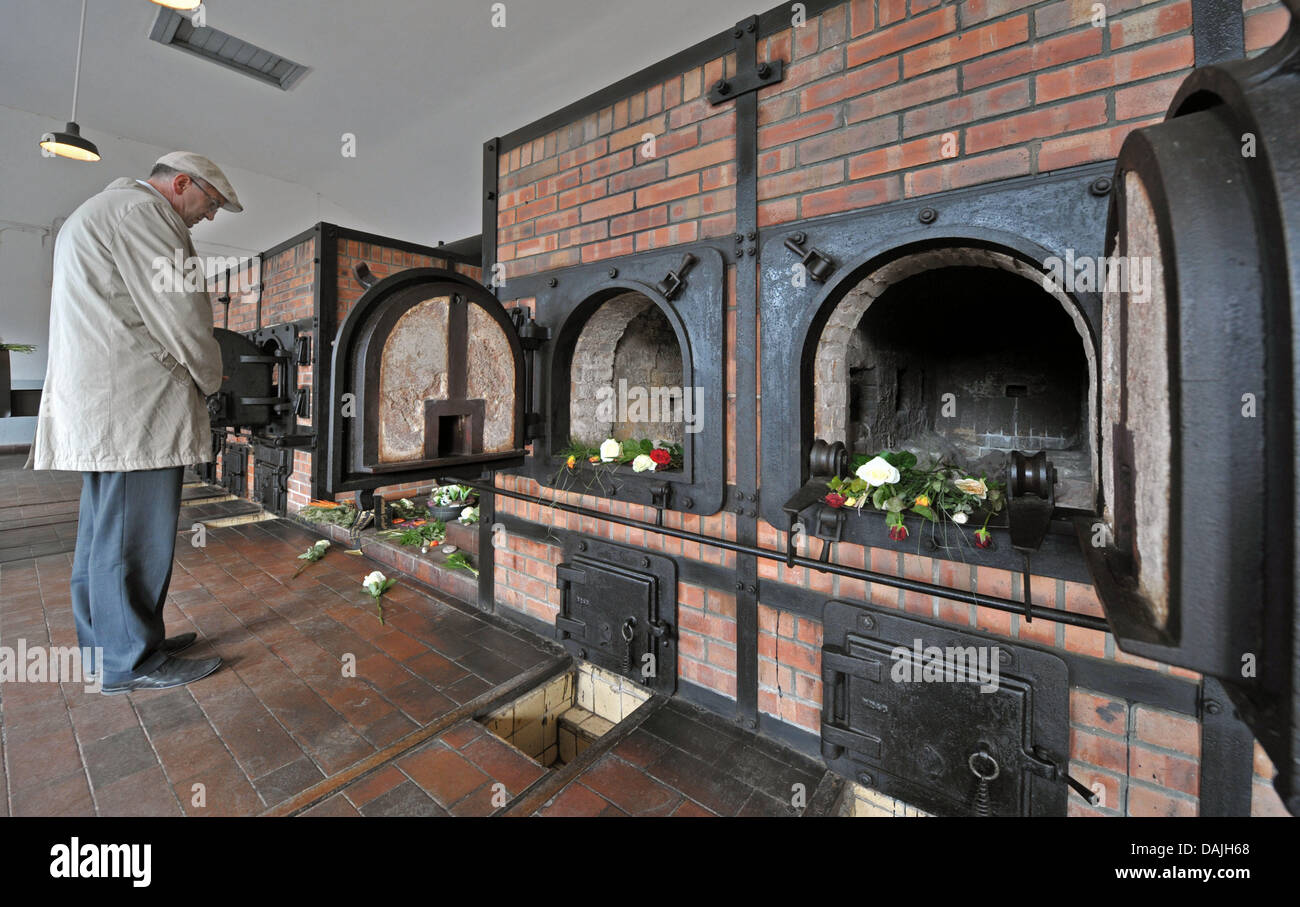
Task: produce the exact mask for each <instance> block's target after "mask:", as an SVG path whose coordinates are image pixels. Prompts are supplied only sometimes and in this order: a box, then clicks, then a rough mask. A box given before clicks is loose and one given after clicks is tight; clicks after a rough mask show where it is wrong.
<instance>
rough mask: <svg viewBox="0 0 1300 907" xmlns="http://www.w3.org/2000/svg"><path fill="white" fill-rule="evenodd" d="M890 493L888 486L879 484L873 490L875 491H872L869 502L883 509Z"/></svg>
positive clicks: (878, 508)
mask: <svg viewBox="0 0 1300 907" xmlns="http://www.w3.org/2000/svg"><path fill="white" fill-rule="evenodd" d="M890 495H891V492H890V490H889V486H888V485H881V486H880V487H879V488H877V489H876V490H875V492H873V493H872V495H871V503H872V504H874V505H875V507H876V509H877V510H884V509H885V502H886V501H888V500H889V498H890Z"/></svg>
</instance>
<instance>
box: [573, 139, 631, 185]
mask: <svg viewBox="0 0 1300 907" xmlns="http://www.w3.org/2000/svg"><path fill="white" fill-rule="evenodd" d="M632 150H633V149H631V148H627V149H625V150H623V151H620V152H617V153H615V154H611V155H608V156H606V157H603V158H601V159H600V160H597V161H592V162H591V163H590V164H585V165H584V166H583V168H582V181H583V182H584V183H589V182H593V181H595V180H598V179H601V178H602V177H606V176H609V175H610V174H611V173H617V172H618V171H620V170H626V169H628V168H629V167H631V166H632V162H633V159H632Z"/></svg>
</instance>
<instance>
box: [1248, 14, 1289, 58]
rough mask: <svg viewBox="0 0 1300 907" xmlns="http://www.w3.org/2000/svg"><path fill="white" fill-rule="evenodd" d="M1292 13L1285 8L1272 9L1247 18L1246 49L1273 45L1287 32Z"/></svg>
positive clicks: (1257, 48)
mask: <svg viewBox="0 0 1300 907" xmlns="http://www.w3.org/2000/svg"><path fill="white" fill-rule="evenodd" d="M1290 21H1291V14H1290V13H1289V12H1287V11H1286V10H1285V9H1270V10H1265V11H1263V12H1259V13H1255V14H1254V15H1251V16H1248V17H1247V18H1246V50H1247V51H1253V50H1259V49H1261V48H1264V47H1271V46H1272V45H1274V44H1276V43H1277V42H1278V41H1280V40H1281V39H1282V36H1283V35H1284V34H1286V29H1287V25H1288V24H1289V23H1290Z"/></svg>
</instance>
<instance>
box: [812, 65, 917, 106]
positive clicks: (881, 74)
mask: <svg viewBox="0 0 1300 907" xmlns="http://www.w3.org/2000/svg"><path fill="white" fill-rule="evenodd" d="M897 81H898V60H896V59H890V60H882V61H880V62H879V63H873V64H872V65H870V66H864V67H862V68H861V69H858V70H855V71H854V72H850V73H845V74H843V75H837V76H835V77H834V78H829V79H825V80H823V81H821V82H818V83H817V84H815V85H810V86H808V87H807V88H805V89H804V90H803V93H802V95H801V96H800V104H801V105H802V107H803V109H804V110H813V109H815V108H817V107H825V106H826V105H827V104H834V103H835V102H836V101H842V100H844V99H845V98H855V97H857V96H859V95H864V94H867V93H868V92H871V91H874V90H875V89H877V88H882V87H884V86H885V85H890V84H892V83H894V82H897ZM877 112H879V108H878V107H877Z"/></svg>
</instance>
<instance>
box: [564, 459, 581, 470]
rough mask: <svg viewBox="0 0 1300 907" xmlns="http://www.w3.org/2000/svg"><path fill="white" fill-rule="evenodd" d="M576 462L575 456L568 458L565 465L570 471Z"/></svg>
mask: <svg viewBox="0 0 1300 907" xmlns="http://www.w3.org/2000/svg"><path fill="white" fill-rule="evenodd" d="M577 460H578V458H577V457H575V456H570V457H569V459H568V460H567V461H566V463H565V465H566V466H568V467H569V468H570V469H572V468H573V464H574V463H576V462H577Z"/></svg>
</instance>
